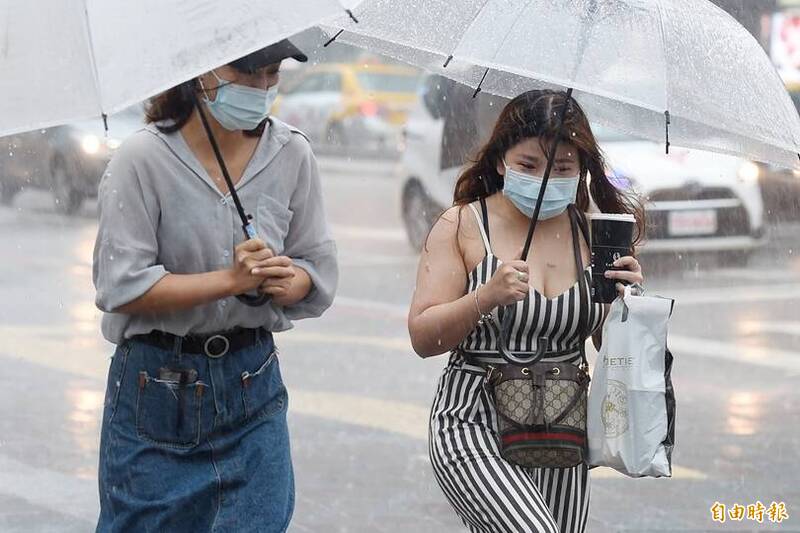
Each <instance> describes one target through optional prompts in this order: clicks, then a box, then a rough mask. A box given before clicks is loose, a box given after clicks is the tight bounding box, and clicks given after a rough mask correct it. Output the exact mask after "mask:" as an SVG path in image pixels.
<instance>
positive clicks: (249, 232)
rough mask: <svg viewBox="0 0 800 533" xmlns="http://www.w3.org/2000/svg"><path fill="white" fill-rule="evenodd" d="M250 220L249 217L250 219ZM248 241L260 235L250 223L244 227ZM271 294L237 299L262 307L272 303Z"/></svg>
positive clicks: (238, 297)
mask: <svg viewBox="0 0 800 533" xmlns="http://www.w3.org/2000/svg"><path fill="white" fill-rule="evenodd" d="M248 218H249V217H248ZM242 230H243V231H244V236H245V238H246V239H255V238H256V237H257V236H258V235H257V233H256V228H255V226H253V225H252V224H251V223H250V222H248V223H247V224H245V225H243V226H242ZM271 298H272V297H271V296H270V295H269V294H237V295H236V299H238V300H239V301H240V302H242V303H243V304H245V305H248V306H250V307H260V306H262V305H264V304H266V303H267V302H269V301H270V299H271Z"/></svg>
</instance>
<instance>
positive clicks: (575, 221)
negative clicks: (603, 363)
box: [567, 204, 592, 369]
mask: <svg viewBox="0 0 800 533" xmlns="http://www.w3.org/2000/svg"><path fill="white" fill-rule="evenodd" d="M567 209H568V211H569V218H570V227H571V229H572V251H573V253H574V254H575V267H576V268H577V269H578V291H579V294H580V301H581V305H579V306H578V308H579V309H580V311H579V314H578V335H579V339H580V342H579V343H578V344H579V349H580V353H581V364H582V365H583V366H584V369H588V368H589V362H588V361H587V360H586V342H585V341H586V338H587V337H588V336H589V309H590V307H591V305H592V300H591V297H590V294H591V292H590V291H589V288H588V285H589V282H588V281H587V279H586V273H585V272H584V271H583V255H582V254H581V243H580V240H579V236H578V228H580V231H581V233H582V234H583V238H584V239H586V244H587V245H589V246H591V241H590V240H589V238H588V235H589V229H588V225H587V224H586V218H585V217H581V215H580V213H579V212H578V208H577V207H575V204H570V205H569V207H568V208H567ZM584 303H585V304H586V305H584Z"/></svg>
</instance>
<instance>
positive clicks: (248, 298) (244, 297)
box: [188, 87, 272, 307]
mask: <svg viewBox="0 0 800 533" xmlns="http://www.w3.org/2000/svg"><path fill="white" fill-rule="evenodd" d="M188 90H189V93H190V95H191V98H192V101H193V102H194V105H195V108H196V109H197V112H198V113H199V115H200V122H202V123H203V129H204V130H205V131H206V136H207V137H208V142H209V143H211V149H212V150H213V151H214V156H215V157H216V159H217V163H218V164H219V168H220V170H221V171H222V176H223V177H224V178H225V183H226V184H227V185H228V191H229V192H230V193H231V198H232V199H233V203H234V205H235V206H236V211H237V212H238V213H239V218H240V219H241V221H242V230H243V231H244V237H245V239H255V238H256V237H257V236H258V235H257V233H256V229H255V227H254V226H253V224H251V223H250V219H251V218H253V217H252V215H248V214H245V212H244V208H243V207H242V202H241V201H239V194H238V193H237V192H236V187H234V185H233V180H231V176H230V174H229V173H228V167H227V165H225V159H223V157H222V152H221V151H220V149H219V145H218V144H217V139H216V138H214V133H213V132H212V131H211V126H210V125H209V124H208V118H206V114H205V112H204V111H203V107H202V105H201V104H200V99H199V98H197V94H195V91H194V88H193V87H191V88H189V89H188ZM236 298H237V299H238V300H239V301H240V302H242V303H243V304H245V305H248V306H250V307H260V306H262V305H265V304H266V303H267V302H269V301H270V300H271V299H272V297H271V296H270V295H269V294H239V295H237V296H236Z"/></svg>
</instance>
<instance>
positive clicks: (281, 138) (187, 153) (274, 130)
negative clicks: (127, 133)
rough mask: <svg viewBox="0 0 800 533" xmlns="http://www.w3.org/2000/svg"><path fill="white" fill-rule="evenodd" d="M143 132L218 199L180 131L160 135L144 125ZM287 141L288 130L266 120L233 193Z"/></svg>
mask: <svg viewBox="0 0 800 533" xmlns="http://www.w3.org/2000/svg"><path fill="white" fill-rule="evenodd" d="M145 129H146V130H147V131H149V132H150V133H152V134H154V135H155V136H157V137H158V138H160V139H161V140H162V141H163V142H164V143H165V144H166V145H167V147H169V149H170V151H171V152H172V153H173V154H174V155H175V156H176V157H177V158H178V159H179V160H180V161H181V162H182V163H183V164H184V165H186V166H187V167H188V168H189V169H190V170H191V171H192V173H193V174H195V176H197V177H198V178H199V179H201V180H203V181H204V182H205V183H206V184H207V185H208V186H209V187H211V189H212V190H213V191H214V192H216V193H217V194H218V195H220V196H222V191H220V190H219V188H218V187H217V186H216V184H215V183H214V180H213V179H211V176H209V175H208V172H206V169H205V168H204V167H203V165H202V164H201V163H200V161H199V160H198V159H197V157H196V156H195V154H194V152H192V150H191V149H190V148H189V145H188V144H187V143H186V140H185V139H184V138H183V135H182V134H181V133H180V131H176V132H173V133H163V132H161V131H159V129H158V128H157V127H156V125H155V124H148V125H147V126H146V127H145ZM290 138H291V130H289V128H288V126H286V124H284V123H283V122H281V121H280V120H277V119H273V118H272V117H270V118H268V119H267V124H266V127H265V128H264V133H263V134H262V135H261V138H260V139H259V141H258V144H257V145H256V149H255V152H253V156H252V158H251V159H250V162H249V163H248V164H247V167H246V168H245V170H244V175H243V176H242V179H241V180H239V182H238V183H237V184H236V190H237V191H238V190H240V189H241V188H242V187H244V186H245V185H247V183H248V182H250V181H252V179H253V178H254V177H255V176H257V175H258V174H259V173H261V172H262V171H263V170H264V169H265V168H266V167H267V166H268V165H269V164H270V162H272V160H273V159H275V156H276V155H278V153H279V152H280V150H281V149H282V148H283V147H284V145H286V143H288V142H289V139H290ZM228 194H230V193H228Z"/></svg>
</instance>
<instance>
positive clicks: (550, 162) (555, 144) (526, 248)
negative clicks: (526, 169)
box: [521, 87, 572, 261]
mask: <svg viewBox="0 0 800 533" xmlns="http://www.w3.org/2000/svg"><path fill="white" fill-rule="evenodd" d="M571 99H572V88H571V87H570V88H569V89H567V97H566V99H565V100H564V108H563V109H562V110H561V113H560V115H559V117H558V121H559V123H558V133H556V138H555V140H554V141H553V146H551V147H550V154H549V155H548V157H547V166H546V167H545V170H544V176H542V187H541V189H540V190H539V196H538V198H536V207H534V209H533V216H532V217H531V225H530V227H529V228H528V236H527V238H526V239H525V246H523V248H522V257H521V259H522V260H523V261H527V260H528V252H530V249H531V243H532V242H533V232H534V231H536V223H537V222H538V220H539V210H540V209H541V207H542V202H543V201H544V191H545V189H547V182H548V181H550V171H552V170H553V163H554V162H555V159H556V150H557V149H558V144H559V143H560V142H561V135H562V133H563V132H564V119H565V118H566V116H567V108H568V107H569V103H570V100H571Z"/></svg>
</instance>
